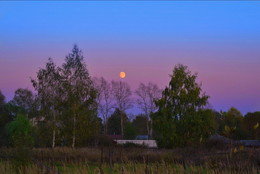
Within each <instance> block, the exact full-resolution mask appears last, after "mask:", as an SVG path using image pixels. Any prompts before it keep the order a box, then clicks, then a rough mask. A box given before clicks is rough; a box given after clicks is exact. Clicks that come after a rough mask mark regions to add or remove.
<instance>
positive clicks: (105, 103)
mask: <svg viewBox="0 0 260 174" xmlns="http://www.w3.org/2000/svg"><path fill="white" fill-rule="evenodd" d="M93 82H94V86H95V89H96V90H97V104H98V113H99V115H100V116H101V117H102V119H103V122H104V134H105V135H107V121H108V118H109V115H110V114H111V112H112V109H113V96H112V87H111V84H110V83H109V82H107V81H106V80H105V79H104V78H103V77H101V78H94V79H93Z"/></svg>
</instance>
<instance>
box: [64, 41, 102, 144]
mask: <svg viewBox="0 0 260 174" xmlns="http://www.w3.org/2000/svg"><path fill="white" fill-rule="evenodd" d="M62 75H63V79H64V89H65V90H64V91H65V96H66V101H67V103H68V104H67V107H68V111H69V112H70V113H71V114H72V147H75V145H76V135H77V134H78V135H79V131H82V130H85V133H86V126H88V125H95V124H97V121H98V119H97V117H96V109H97V104H96V100H95V99H96V91H95V89H94V87H93V82H92V80H91V78H90V76H89V73H88V70H87V67H86V64H85V63H84V57H83V55H82V51H81V50H79V48H78V47H77V45H74V47H73V49H72V52H71V53H70V54H68V56H66V58H65V63H64V64H63V65H62ZM90 121H93V122H90ZM76 128H78V129H77V130H76ZM92 130H94V129H92ZM77 131H78V132H77ZM87 132H88V133H89V132H91V129H88V131H87Z"/></svg>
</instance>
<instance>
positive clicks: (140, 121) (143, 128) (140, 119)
mask: <svg viewBox="0 0 260 174" xmlns="http://www.w3.org/2000/svg"><path fill="white" fill-rule="evenodd" d="M147 119H148V118H147V117H146V116H144V115H137V116H136V117H135V119H134V120H133V126H134V128H135V131H136V134H138V135H148V132H147ZM148 123H149V122H148Z"/></svg>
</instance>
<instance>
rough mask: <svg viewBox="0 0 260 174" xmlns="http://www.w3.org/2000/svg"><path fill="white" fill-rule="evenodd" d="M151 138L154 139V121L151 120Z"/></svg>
mask: <svg viewBox="0 0 260 174" xmlns="http://www.w3.org/2000/svg"><path fill="white" fill-rule="evenodd" d="M150 137H151V139H152V138H153V120H152V119H151V129H150Z"/></svg>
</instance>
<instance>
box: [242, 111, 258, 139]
mask: <svg viewBox="0 0 260 174" xmlns="http://www.w3.org/2000/svg"><path fill="white" fill-rule="evenodd" d="M259 124H260V112H253V113H251V112H249V113H247V114H246V115H245V117H244V119H243V128H244V130H245V132H246V137H245V138H246V139H255V140H258V139H259V138H260V128H259Z"/></svg>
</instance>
